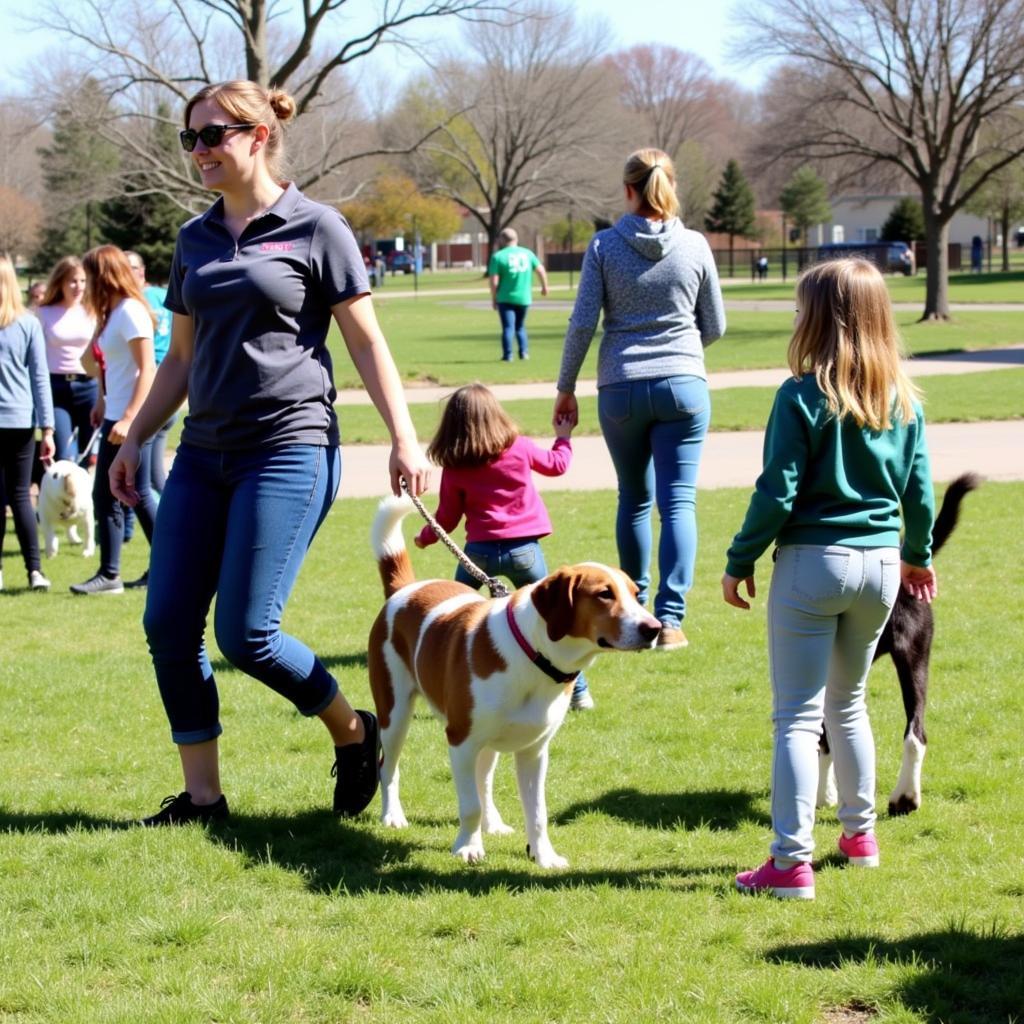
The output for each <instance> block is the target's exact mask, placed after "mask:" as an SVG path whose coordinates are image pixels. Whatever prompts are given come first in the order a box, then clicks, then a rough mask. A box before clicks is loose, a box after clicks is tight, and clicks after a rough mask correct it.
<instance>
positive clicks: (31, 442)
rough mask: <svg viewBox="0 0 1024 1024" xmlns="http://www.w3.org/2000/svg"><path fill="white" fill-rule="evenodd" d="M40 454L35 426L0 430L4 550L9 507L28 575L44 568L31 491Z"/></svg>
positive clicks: (0, 535)
mask: <svg viewBox="0 0 1024 1024" xmlns="http://www.w3.org/2000/svg"><path fill="white" fill-rule="evenodd" d="M35 454H36V432H35V429H34V428H33V427H24V428H14V429H7V428H0V494H2V495H3V497H2V499H0V501H2V502H3V503H4V504H3V507H2V508H0V549H2V547H3V542H4V535H5V534H6V533H7V507H6V506H7V505H10V506H11V511H12V512H13V513H14V532H15V533H16V534H17V535H18V544H19V545H20V547H21V557H22V558H23V559H24V560H25V569H26V571H27V572H33V571H34V570H38V569H39V568H40V565H39V533H38V531H37V529H36V514H35V511H34V510H33V508H32V498H31V497H30V495H29V488H30V487H31V485H32V461H33V459H34V458H35Z"/></svg>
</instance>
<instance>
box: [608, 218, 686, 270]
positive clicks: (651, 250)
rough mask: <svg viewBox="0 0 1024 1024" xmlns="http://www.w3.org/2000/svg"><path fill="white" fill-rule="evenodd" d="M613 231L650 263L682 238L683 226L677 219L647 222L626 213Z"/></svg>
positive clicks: (666, 252) (668, 251) (673, 246)
mask: <svg viewBox="0 0 1024 1024" xmlns="http://www.w3.org/2000/svg"><path fill="white" fill-rule="evenodd" d="M615 231H616V232H617V233H618V234H620V235H621V236H622V237H623V239H625V241H626V244H627V245H629V246H630V247H631V248H633V249H635V250H636V251H637V252H638V253H639V254H640V255H641V256H643V257H644V258H645V259H649V260H651V261H652V262H656V261H658V260H660V259H661V258H662V257H664V256H666V255H667V254H668V253H670V252H671V251H672V250H673V249H674V248H675V247H676V246H677V245H679V243H680V241H681V240H682V237H683V225H682V222H681V221H680V220H679V218H678V217H672V218H671V219H670V220H648V219H647V218H646V217H638V216H637V215H636V214H633V213H627V214H626V215H625V216H623V217H620V218H619V220H618V221H617V222H616V224H615Z"/></svg>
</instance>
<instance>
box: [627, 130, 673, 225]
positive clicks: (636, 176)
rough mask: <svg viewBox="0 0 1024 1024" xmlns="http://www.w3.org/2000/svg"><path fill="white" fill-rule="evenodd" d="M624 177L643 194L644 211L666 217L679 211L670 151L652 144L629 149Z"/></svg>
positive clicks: (641, 197)
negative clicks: (664, 151) (634, 149)
mask: <svg viewBox="0 0 1024 1024" xmlns="http://www.w3.org/2000/svg"><path fill="white" fill-rule="evenodd" d="M622 181H623V183H624V184H626V185H629V186H630V188H632V189H635V190H636V192H637V194H638V195H639V196H640V208H641V211H643V212H649V213H655V214H657V215H658V216H659V217H661V218H663V219H664V220H668V219H669V218H670V217H675V216H677V215H678V213H679V197H678V196H677V195H676V169H675V165H674V164H673V163H672V158H671V157H670V156H669V155H668V153H663V152H662V151H661V150H660V149H650V148H649V149H638V150H637V151H636V152H635V153H630V155H629V157H628V159H627V160H626V166H625V168H624V169H623V171H622Z"/></svg>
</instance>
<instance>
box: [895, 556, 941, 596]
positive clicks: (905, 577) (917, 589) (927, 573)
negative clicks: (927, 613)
mask: <svg viewBox="0 0 1024 1024" xmlns="http://www.w3.org/2000/svg"><path fill="white" fill-rule="evenodd" d="M900 580H901V582H902V583H903V589H904V590H905V591H906V592H907V593H908V594H909V595H910V596H911V597H912V598H914V600H915V601H924V602H925V604H931V603H932V601H933V600H934V598H935V597H937V596H938V593H939V578H938V577H937V576H936V575H935V569H934V567H933V566H930V565H929V566H928V567H927V568H922V567H921V566H919V565H910V564H909V563H907V562H900Z"/></svg>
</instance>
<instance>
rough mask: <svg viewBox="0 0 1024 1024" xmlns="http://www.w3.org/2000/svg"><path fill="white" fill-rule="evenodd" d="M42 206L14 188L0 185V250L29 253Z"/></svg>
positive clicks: (34, 243)
mask: <svg viewBox="0 0 1024 1024" xmlns="http://www.w3.org/2000/svg"><path fill="white" fill-rule="evenodd" d="M42 221H43V208H42V207H41V206H40V205H39V203H37V202H36V201H35V200H34V199H30V198H29V197H28V196H26V195H25V194H24V193H22V192H18V191H17V190H16V189H13V188H7V187H6V186H4V185H0V252H6V253H10V254H11V255H12V256H15V257H17V256H24V255H26V254H28V253H30V252H31V251H32V250H33V249H34V248H35V245H36V240H37V239H38V237H39V228H40V225H41V224H42Z"/></svg>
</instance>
